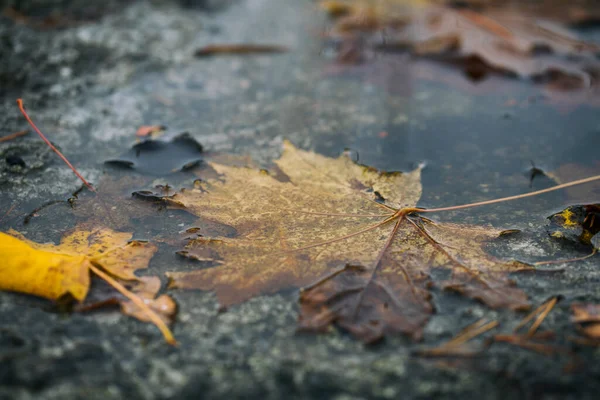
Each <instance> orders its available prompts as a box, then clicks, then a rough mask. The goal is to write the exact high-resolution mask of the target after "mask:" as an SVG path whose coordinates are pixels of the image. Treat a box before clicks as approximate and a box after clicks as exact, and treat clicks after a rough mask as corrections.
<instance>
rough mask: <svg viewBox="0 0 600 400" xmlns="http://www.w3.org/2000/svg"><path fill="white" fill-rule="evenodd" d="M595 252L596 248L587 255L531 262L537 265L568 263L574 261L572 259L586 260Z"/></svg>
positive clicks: (596, 251)
mask: <svg viewBox="0 0 600 400" xmlns="http://www.w3.org/2000/svg"><path fill="white" fill-rule="evenodd" d="M597 253H598V249H594V250H592V252H591V253H590V254H588V255H587V256H582V257H575V258H569V259H567V260H549V261H538V262H536V263H533V265H535V266H538V265H548V264H562V263H570V262H574V261H581V260H587V259H588V258H590V257H593V256H595V255H596V254H597Z"/></svg>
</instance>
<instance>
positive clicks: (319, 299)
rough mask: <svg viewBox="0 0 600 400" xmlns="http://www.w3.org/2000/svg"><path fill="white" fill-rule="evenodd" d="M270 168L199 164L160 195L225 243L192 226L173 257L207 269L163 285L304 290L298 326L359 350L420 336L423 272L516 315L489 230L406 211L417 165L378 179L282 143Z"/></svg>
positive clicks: (228, 290)
mask: <svg viewBox="0 0 600 400" xmlns="http://www.w3.org/2000/svg"><path fill="white" fill-rule="evenodd" d="M275 164H276V168H275V172H274V173H268V172H266V171H264V170H263V171H259V170H255V169H251V168H241V167H231V166H225V165H220V164H216V163H210V165H211V166H212V168H213V169H214V170H215V171H217V172H218V173H219V174H220V177H219V178H215V179H208V180H207V181H201V182H199V183H198V185H197V186H196V187H195V188H193V189H190V190H183V191H181V192H180V193H178V194H176V195H174V196H172V197H171V198H170V199H169V201H170V202H171V203H172V204H174V205H176V206H177V207H183V208H186V209H187V210H188V211H190V212H192V213H194V214H196V215H198V216H201V217H202V218H203V219H205V220H209V221H212V222H218V223H220V224H224V225H228V226H230V227H232V228H234V229H231V231H233V233H232V234H231V235H229V236H227V237H226V236H222V235H221V236H211V235H210V232H209V230H208V229H204V228H203V227H202V226H200V227H198V228H197V229H194V230H192V231H190V232H191V233H193V235H192V237H189V238H188V241H187V244H186V245H185V247H184V248H183V249H182V250H181V251H180V252H179V253H180V254H182V255H184V256H187V257H190V258H193V259H196V260H200V261H201V262H205V263H206V262H207V263H209V264H207V266H209V265H213V268H203V269H199V270H195V271H191V272H172V273H168V276H169V277H170V278H171V285H170V286H171V287H178V288H186V289H202V290H214V291H215V292H216V295H217V297H218V299H219V301H220V303H221V304H222V305H223V306H228V305H232V304H236V303H240V302H242V301H244V300H247V299H249V298H251V297H253V296H256V295H259V294H263V293H274V292H276V291H279V290H281V289H285V288H293V287H300V286H305V285H310V286H308V287H306V288H305V289H304V290H303V291H302V294H301V303H302V307H301V316H300V326H301V327H302V328H306V329H312V330H322V329H324V328H326V327H328V326H329V325H331V324H334V323H335V324H338V325H339V326H342V327H344V328H346V329H348V330H349V331H351V332H353V333H354V334H356V336H358V337H360V338H361V339H363V340H365V341H368V342H370V341H374V340H376V339H378V338H381V337H382V336H383V335H384V334H386V333H391V332H403V333H407V334H410V335H412V336H413V337H419V336H420V332H421V328H422V327H423V325H424V324H425V323H426V322H427V320H428V318H429V316H430V315H431V314H432V313H433V311H434V308H433V305H432V304H431V301H430V294H429V288H430V287H431V285H432V284H433V281H432V279H431V277H430V276H429V272H430V271H432V269H435V268H447V269H448V270H450V271H451V272H452V274H451V276H450V277H449V278H446V279H443V280H442V281H441V282H439V285H440V286H441V287H443V288H447V289H451V290H454V291H457V292H460V293H462V294H464V295H466V296H468V297H471V298H475V299H478V300H480V301H482V302H484V303H486V304H488V305H489V306H491V307H508V308H512V309H524V308H527V306H528V305H527V298H526V295H525V294H524V293H523V292H522V291H520V290H519V289H517V288H516V287H515V286H514V284H513V282H512V281H511V280H509V279H508V278H507V276H506V275H507V273H508V272H511V271H517V270H521V269H526V268H528V267H527V266H526V265H525V264H521V263H517V262H512V261H511V262H505V261H502V260H498V259H496V258H494V257H492V256H490V255H488V254H486V252H485V251H484V246H485V245H486V243H488V242H489V241H491V240H493V239H494V238H496V237H498V236H499V235H500V231H498V230H495V229H491V228H483V227H475V226H466V225H456V224H438V223H434V222H432V221H430V220H427V219H425V218H421V217H419V216H417V215H416V214H414V211H417V209H415V208H413V207H414V206H415V205H416V203H417V201H418V200H419V198H420V196H421V182H420V179H421V169H420V168H417V169H415V170H413V171H411V172H409V173H401V172H389V173H388V172H381V171H378V170H376V169H373V168H370V167H367V166H364V165H359V164H356V163H354V162H353V161H351V160H350V159H349V158H348V157H346V156H342V157H340V158H337V159H332V158H328V157H324V156H321V155H318V154H316V153H312V152H306V151H302V150H299V149H297V148H295V147H294V146H293V145H291V144H290V143H287V142H286V143H285V145H284V152H283V155H282V156H281V158H280V159H278V160H276V161H275ZM399 210H402V211H399ZM411 211H412V212H413V213H411ZM315 280H316V281H317V282H316V283H314V282H315Z"/></svg>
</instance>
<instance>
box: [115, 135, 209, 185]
mask: <svg viewBox="0 0 600 400" xmlns="http://www.w3.org/2000/svg"><path fill="white" fill-rule="evenodd" d="M201 162H202V145H201V144H200V143H198V142H197V141H196V140H195V139H194V138H193V137H192V136H190V135H189V134H187V133H182V134H180V135H178V136H176V137H174V138H173V139H171V140H170V141H164V140H152V139H148V140H144V141H143V142H141V143H137V144H135V145H134V146H133V147H132V148H131V149H130V150H129V151H128V152H127V153H125V154H123V155H122V156H121V157H119V158H117V159H114V160H108V161H106V164H109V165H114V166H119V167H123V168H130V169H133V170H135V171H137V172H139V173H141V174H148V175H155V176H163V175H168V174H171V173H174V172H177V171H182V170H189V169H191V168H194V167H196V166H197V165H199V164H200V163H201Z"/></svg>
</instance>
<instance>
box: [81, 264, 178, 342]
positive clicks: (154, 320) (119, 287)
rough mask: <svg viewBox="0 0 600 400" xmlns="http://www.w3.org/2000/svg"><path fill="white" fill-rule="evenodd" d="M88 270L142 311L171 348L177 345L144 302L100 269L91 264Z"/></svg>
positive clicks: (166, 328)
mask: <svg viewBox="0 0 600 400" xmlns="http://www.w3.org/2000/svg"><path fill="white" fill-rule="evenodd" d="M89 268H90V270H91V271H92V272H93V273H95V274H96V275H98V276H99V277H100V278H102V279H103V280H104V281H106V283H108V284H109V285H110V286H112V287H114V288H115V289H117V290H118V291H119V292H120V293H121V294H122V295H123V296H125V297H127V298H128V299H129V300H131V301H132V302H133V303H134V304H135V305H136V306H138V307H139V308H140V309H142V311H143V312H144V314H146V316H147V317H148V318H149V319H150V321H152V323H153V324H154V325H156V327H157V328H158V329H159V330H160V332H161V333H162V334H163V336H164V338H165V340H166V341H167V343H169V344H171V345H173V346H176V345H177V341H176V340H175V337H174V336H173V333H172V332H171V330H170V329H169V327H168V326H167V324H165V322H164V321H163V320H162V319H160V317H159V316H158V315H157V314H156V312H154V311H152V310H151V309H150V307H148V305H147V304H146V303H144V301H143V300H142V299H140V298H139V297H138V296H136V295H135V294H133V293H132V292H130V291H129V290H127V289H126V288H125V286H123V285H121V284H120V283H119V282H117V281H116V280H115V279H113V278H112V277H111V276H110V275H108V274H107V273H105V272H104V271H102V270H101V269H100V268H98V267H96V266H95V265H93V264H92V263H90V264H89Z"/></svg>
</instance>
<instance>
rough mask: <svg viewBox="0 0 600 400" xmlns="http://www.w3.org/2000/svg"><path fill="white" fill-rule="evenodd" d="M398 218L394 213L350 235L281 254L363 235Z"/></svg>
mask: <svg viewBox="0 0 600 400" xmlns="http://www.w3.org/2000/svg"><path fill="white" fill-rule="evenodd" d="M396 218H398V217H397V216H396V215H395V214H394V215H392V216H390V217H389V218H386V219H385V220H383V221H381V222H379V223H377V224H375V225H371V226H368V227H366V228H365V229H361V230H360V231H356V232H352V233H349V234H348V235H344V236H340V237H338V238H335V239H331V240H325V241H323V242H319V243H313V244H309V245H307V246H303V247H298V248H297V249H292V250H287V251H282V252H281V253H280V254H285V253H293V252H296V251H302V250H307V249H312V248H313V247H318V246H325V245H327V244H331V243H335V242H339V241H342V240H346V239H350V238H351V237H353V236H357V235H361V234H363V233H366V232H369V231H372V230H373V229H377V228H379V227H380V226H383V225H385V224H387V223H388V222H390V221H392V220H394V219H396Z"/></svg>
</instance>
